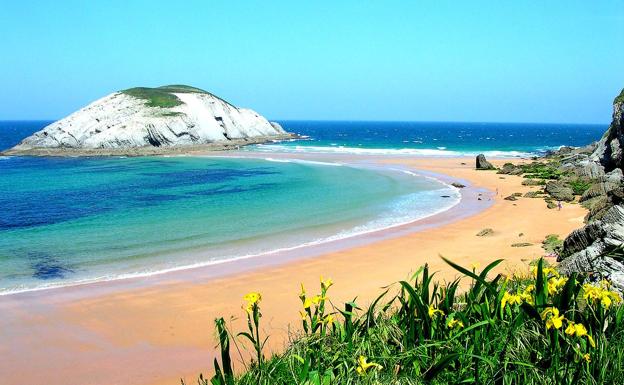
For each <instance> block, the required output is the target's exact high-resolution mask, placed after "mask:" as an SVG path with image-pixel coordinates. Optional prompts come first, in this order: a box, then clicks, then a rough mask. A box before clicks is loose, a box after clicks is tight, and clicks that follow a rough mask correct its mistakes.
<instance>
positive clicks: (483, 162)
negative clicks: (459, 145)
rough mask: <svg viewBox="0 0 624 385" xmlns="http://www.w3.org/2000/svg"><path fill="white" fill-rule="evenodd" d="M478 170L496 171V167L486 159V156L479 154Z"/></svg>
mask: <svg viewBox="0 0 624 385" xmlns="http://www.w3.org/2000/svg"><path fill="white" fill-rule="evenodd" d="M476 167H477V170H496V167H494V165H493V164H492V163H490V162H488V161H487V159H485V155H483V154H479V155H477V159H476Z"/></svg>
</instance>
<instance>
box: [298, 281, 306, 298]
mask: <svg viewBox="0 0 624 385" xmlns="http://www.w3.org/2000/svg"><path fill="white" fill-rule="evenodd" d="M305 297H306V291H305V287H304V286H303V282H301V292H300V293H299V298H300V299H301V300H302V301H303V300H305Z"/></svg>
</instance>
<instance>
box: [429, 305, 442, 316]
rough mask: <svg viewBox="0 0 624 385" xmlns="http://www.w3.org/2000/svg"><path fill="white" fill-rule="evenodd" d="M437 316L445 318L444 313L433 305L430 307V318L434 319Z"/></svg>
mask: <svg viewBox="0 0 624 385" xmlns="http://www.w3.org/2000/svg"><path fill="white" fill-rule="evenodd" d="M437 314H439V315H441V316H443V315H444V312H443V311H442V310H440V309H436V308H435V307H434V306H433V305H429V318H433V317H435V316H436V315H437Z"/></svg>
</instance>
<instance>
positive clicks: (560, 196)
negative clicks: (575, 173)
mask: <svg viewBox="0 0 624 385" xmlns="http://www.w3.org/2000/svg"><path fill="white" fill-rule="evenodd" d="M544 191H546V192H547V193H548V194H549V195H550V196H551V197H553V198H554V199H556V200H558V201H565V202H572V201H573V200H574V191H573V190H572V189H571V188H570V187H567V186H566V185H565V184H563V183H562V182H560V181H550V182H548V183H546V187H545V188H544Z"/></svg>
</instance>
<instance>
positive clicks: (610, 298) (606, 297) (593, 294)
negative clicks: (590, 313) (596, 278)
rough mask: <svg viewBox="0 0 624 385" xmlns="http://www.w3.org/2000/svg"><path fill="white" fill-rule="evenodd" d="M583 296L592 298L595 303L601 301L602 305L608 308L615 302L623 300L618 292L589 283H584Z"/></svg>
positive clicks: (586, 298) (588, 298)
mask: <svg viewBox="0 0 624 385" xmlns="http://www.w3.org/2000/svg"><path fill="white" fill-rule="evenodd" d="M601 286H605V284H602V283H601ZM583 298H584V299H585V300H591V301H592V302H594V303H596V302H598V301H600V303H601V304H602V306H604V307H605V308H606V309H608V308H609V307H611V305H612V304H613V303H614V302H615V303H620V302H622V297H620V295H619V294H618V293H617V292H615V291H609V290H606V289H603V288H602V287H597V286H593V285H590V284H588V283H586V284H584V285H583Z"/></svg>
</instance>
